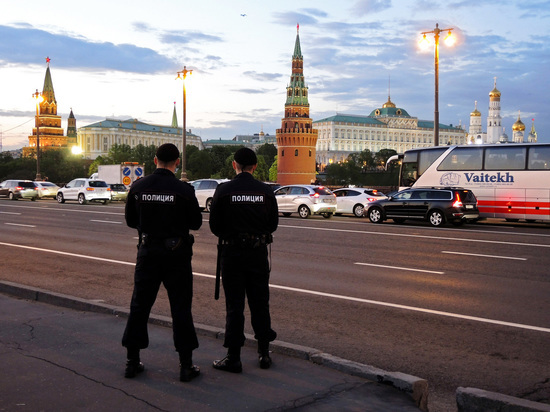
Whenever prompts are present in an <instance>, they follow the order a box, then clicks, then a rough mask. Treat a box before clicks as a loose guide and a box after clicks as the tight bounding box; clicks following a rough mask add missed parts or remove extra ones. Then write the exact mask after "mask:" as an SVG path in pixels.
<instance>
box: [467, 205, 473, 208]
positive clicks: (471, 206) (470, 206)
mask: <svg viewBox="0 0 550 412" xmlns="http://www.w3.org/2000/svg"><path fill="white" fill-rule="evenodd" d="M473 208H474V205H466V209H473Z"/></svg>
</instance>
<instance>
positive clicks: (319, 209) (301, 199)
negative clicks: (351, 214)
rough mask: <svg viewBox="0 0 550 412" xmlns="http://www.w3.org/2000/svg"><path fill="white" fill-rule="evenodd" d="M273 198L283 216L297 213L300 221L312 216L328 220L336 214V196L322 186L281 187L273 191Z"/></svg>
mask: <svg viewBox="0 0 550 412" xmlns="http://www.w3.org/2000/svg"><path fill="white" fill-rule="evenodd" d="M275 198H276V199H277V206H278V207H279V212H280V213H282V214H283V216H290V215H291V214H292V213H298V215H299V216H300V217H301V218H302V219H306V218H307V217H309V215H312V214H313V215H321V216H323V217H324V218H327V219H328V218H330V217H331V216H332V215H333V214H334V213H335V212H336V196H334V194H333V193H332V192H331V191H330V190H329V189H327V188H326V187H324V186H315V185H289V186H282V187H280V188H279V189H277V190H275Z"/></svg>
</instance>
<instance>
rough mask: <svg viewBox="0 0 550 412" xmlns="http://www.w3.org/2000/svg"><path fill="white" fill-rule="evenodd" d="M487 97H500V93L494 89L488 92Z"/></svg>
mask: <svg viewBox="0 0 550 412" xmlns="http://www.w3.org/2000/svg"><path fill="white" fill-rule="evenodd" d="M489 97H500V91H499V90H498V89H497V88H496V86H495V88H494V89H493V90H491V91H490V92H489Z"/></svg>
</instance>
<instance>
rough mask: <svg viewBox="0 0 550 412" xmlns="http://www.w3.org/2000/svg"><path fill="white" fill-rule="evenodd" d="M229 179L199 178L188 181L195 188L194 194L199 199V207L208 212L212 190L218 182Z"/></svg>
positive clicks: (213, 190)
mask: <svg viewBox="0 0 550 412" xmlns="http://www.w3.org/2000/svg"><path fill="white" fill-rule="evenodd" d="M228 181H229V179H199V180H193V181H192V182H189V183H190V184H192V185H193V187H194V188H195V196H197V200H198V201H199V207H201V208H203V209H205V210H206V211H207V212H210V206H211V205H212V198H213V197H214V192H215V191H216V188H217V187H218V185H219V184H220V183H223V182H228Z"/></svg>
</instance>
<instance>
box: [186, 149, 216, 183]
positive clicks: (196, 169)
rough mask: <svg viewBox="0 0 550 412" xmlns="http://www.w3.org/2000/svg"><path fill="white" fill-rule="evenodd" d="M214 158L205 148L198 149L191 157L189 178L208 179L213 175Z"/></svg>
mask: <svg viewBox="0 0 550 412" xmlns="http://www.w3.org/2000/svg"><path fill="white" fill-rule="evenodd" d="M212 172H213V169H212V158H211V157H210V154H209V153H208V152H206V151H205V150H197V151H196V152H195V153H193V154H192V155H191V156H190V157H189V162H188V163H187V177H188V178H189V180H197V179H207V178H209V177H210V176H211V175H212Z"/></svg>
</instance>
